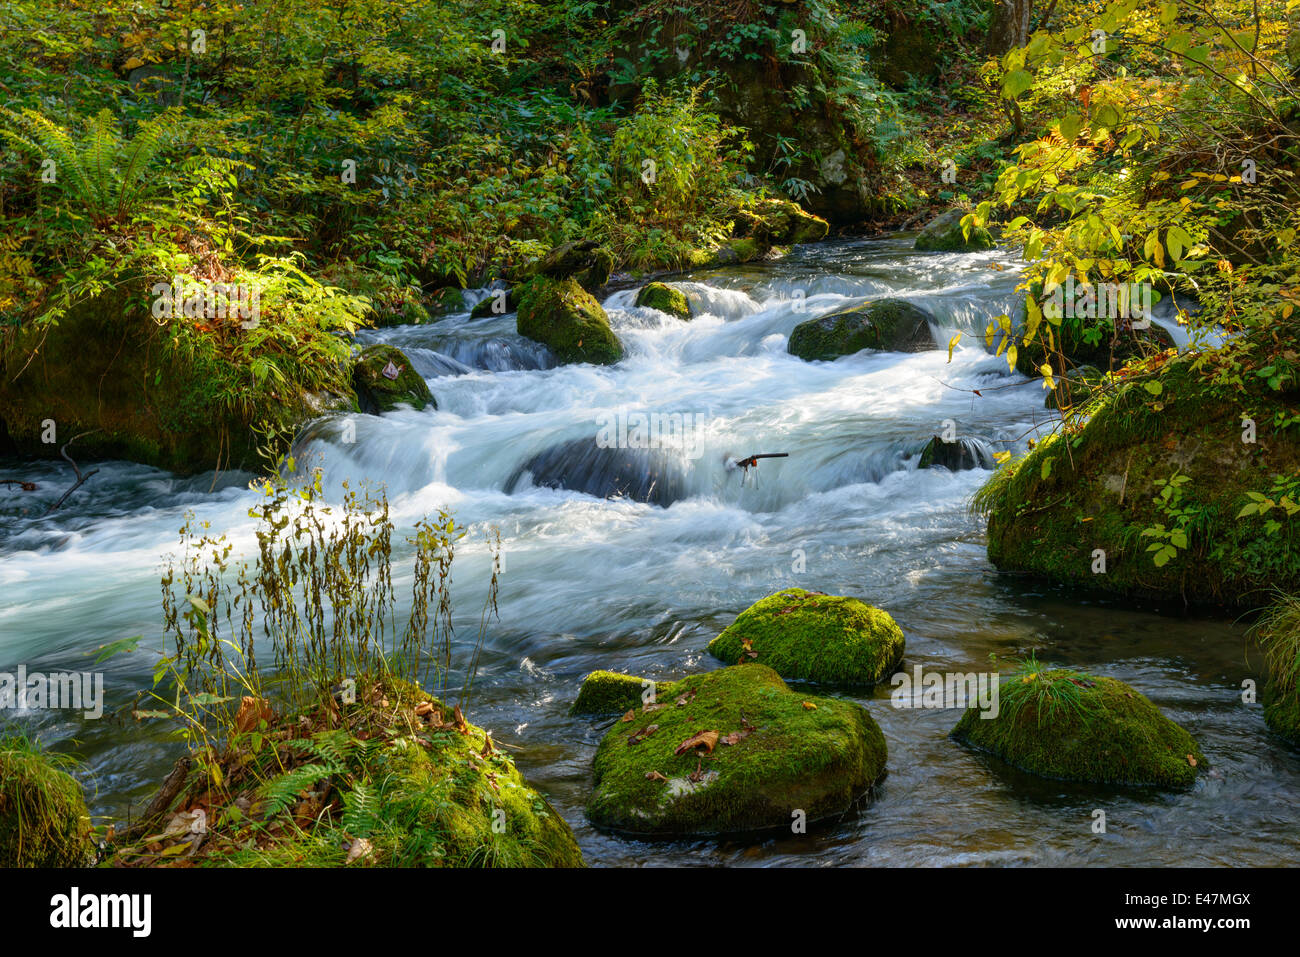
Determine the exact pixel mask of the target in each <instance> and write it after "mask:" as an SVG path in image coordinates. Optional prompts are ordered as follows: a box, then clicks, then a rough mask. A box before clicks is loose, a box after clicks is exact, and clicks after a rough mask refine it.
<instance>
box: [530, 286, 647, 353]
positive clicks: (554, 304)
mask: <svg viewBox="0 0 1300 957" xmlns="http://www.w3.org/2000/svg"><path fill="white" fill-rule="evenodd" d="M515 327H516V329H517V330H518V331H519V334H520V335H521V336H524V337H526V338H528V339H532V340H534V341H535V342H540V343H542V344H544V345H546V346H548V347H549V348H550V350H551V351H552V352H553V353H555V357H556V358H557V359H559V360H560V361H561V362H591V363H594V364H597V365H611V364H613V363H615V362H618V360H620V359H622V358H623V346H622V344H621V343H620V342H619V341H618V337H617V336H615V335H614V330H613V329H611V328H610V327H609V317H608V316H606V315H605V310H604V309H602V308H601V305H600V303H598V302H597V301H596V300H595V299H594V298H593V297H592V295H591V294H590V293H588V292H587V291H586V290H584V289H583V288H582V286H580V285H579V284H578V283H577V281H576V280H573V279H551V278H549V277H546V276H539V277H537V278H536V279H534V280H533V281H532V282H530V283H529V284H528V289H527V292H526V293H525V294H524V297H523V299H522V301H521V302H520V303H519V315H518V317H517V319H516V323H515Z"/></svg>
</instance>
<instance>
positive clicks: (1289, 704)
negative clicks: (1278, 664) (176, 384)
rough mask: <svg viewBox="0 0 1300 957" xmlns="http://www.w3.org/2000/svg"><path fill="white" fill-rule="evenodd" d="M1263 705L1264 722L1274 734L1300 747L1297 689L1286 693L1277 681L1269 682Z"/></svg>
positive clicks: (1291, 689) (1299, 709) (1299, 699)
mask: <svg viewBox="0 0 1300 957" xmlns="http://www.w3.org/2000/svg"><path fill="white" fill-rule="evenodd" d="M1261 703H1262V704H1263V705H1264V722H1265V723H1266V724H1267V725H1268V726H1269V728H1270V729H1271V730H1272V731H1273V733H1274V734H1277V735H1280V736H1281V737H1283V738H1285V739H1286V740H1287V741H1289V742H1290V743H1291V744H1293V745H1295V746H1296V747H1300V692H1297V691H1296V689H1295V688H1289V689H1287V690H1285V691H1284V690H1282V689H1281V688H1280V687H1279V686H1278V684H1277V682H1276V681H1269V682H1268V683H1267V684H1265V685H1264V695H1263V697H1262V699H1261Z"/></svg>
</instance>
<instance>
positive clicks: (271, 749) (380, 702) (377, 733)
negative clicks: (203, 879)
mask: <svg viewBox="0 0 1300 957" xmlns="http://www.w3.org/2000/svg"><path fill="white" fill-rule="evenodd" d="M245 700H246V701H249V702H251V701H252V700H253V699H245ZM305 710H306V713H305V714H300V713H299V711H298V709H294V710H293V711H290V712H289V713H287V714H284V715H279V716H277V715H275V714H271V715H270V716H269V718H268V719H267V720H268V723H269V729H268V730H267V731H266V734H265V738H264V741H265V745H264V746H263V747H261V748H260V749H258V750H256V751H252V750H250V749H248V748H247V747H241V746H239V744H238V743H236V746H235V747H234V748H232V749H231V750H230V751H228V752H224V753H223V754H222V756H221V758H220V761H221V765H220V770H221V772H222V780H223V787H222V788H220V789H218V790H216V791H213V790H209V787H208V782H209V778H208V776H207V775H206V774H202V773H199V774H195V773H192V772H191V773H190V774H189V777H188V779H184V785H183V786H181V787H180V789H179V793H178V794H177V796H176V798H175V799H173V801H172V803H171V805H170V807H169V808H168V809H167V810H166V811H164V812H163V813H162V814H161V815H160V816H159V817H158V819H157V823H156V824H154V823H151V824H150V829H151V832H152V833H154V834H158V835H161V836H155V837H152V838H149V837H146V838H140V839H136V838H130V837H129V836H128V837H127V838H126V839H123V838H119V839H118V843H117V844H116V846H115V847H114V863H115V864H117V865H119V866H143V867H151V866H167V864H168V863H169V862H173V861H175V860H176V859H177V857H178V856H180V855H181V854H184V855H185V858H186V860H187V863H192V864H195V865H200V866H216V867H581V866H582V865H583V860H582V853H581V851H580V850H579V848H578V845H577V842H576V841H575V840H574V837H573V832H572V831H571V830H570V828H569V825H568V824H567V823H566V822H565V820H564V818H562V817H560V815H559V814H557V813H556V812H555V810H554V808H552V807H551V805H550V804H549V803H548V802H547V800H546V798H545V797H543V796H542V794H540V793H539V792H538V791H537V790H536V789H534V788H533V787H532V786H531V785H530V784H529V783H528V781H527V780H526V779H525V778H524V777H523V775H522V774H521V773H520V772H519V769H518V768H517V767H516V766H515V763H514V760H513V759H512V757H511V755H510V754H509V753H508V752H507V751H505V750H504V749H502V748H501V747H500V746H499V745H497V744H496V743H495V742H494V741H493V740H492V739H491V736H490V734H489V733H488V732H487V731H485V730H484V729H483V728H480V727H478V726H476V725H474V724H471V723H470V722H468V721H466V720H465V718H464V717H463V716H462V714H461V712H460V709H459V708H458V707H456V708H453V707H451V706H449V705H447V704H445V703H443V702H442V701H440V700H438V699H437V698H435V697H433V696H431V695H429V694H428V693H427V692H424V691H422V690H421V689H420V688H419V687H417V686H416V685H414V684H412V683H410V682H407V681H402V680H400V679H397V678H395V677H393V676H391V675H385V676H384V677H383V678H382V679H381V680H380V681H378V682H375V683H373V684H372V683H370V682H369V680H368V679H367V680H363V681H362V682H360V683H358V686H357V688H356V701H355V702H352V703H341V702H340V703H335V704H332V705H330V706H328V707H319V706H318V707H314V708H307V709H305ZM196 805H199V806H202V807H204V808H205V809H206V813H207V821H208V827H207V831H206V833H205V836H204V839H203V840H202V841H201V842H200V843H199V844H198V846H197V847H194V846H190V847H188V848H187V847H184V846H182V845H187V844H190V842H192V841H193V835H192V834H189V833H186V829H185V827H183V826H182V827H180V828H176V827H172V826H168V822H169V821H172V822H174V821H175V819H176V815H177V814H185V813H187V812H189V811H191V809H193V808H194V807H195V806H196ZM153 828H156V829H157V830H156V831H153ZM146 833H150V832H146ZM141 842H143V843H141ZM158 843H161V844H162V845H163V848H162V850H161V852H160V851H159V847H158V846H157V844H158Z"/></svg>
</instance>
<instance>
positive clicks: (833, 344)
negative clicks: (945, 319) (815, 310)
mask: <svg viewBox="0 0 1300 957" xmlns="http://www.w3.org/2000/svg"><path fill="white" fill-rule="evenodd" d="M786 348H787V351H789V353H790V354H791V355H795V356H798V357H799V358H800V359H806V360H808V361H810V362H811V361H814V360H818V359H821V360H830V359H837V358H839V357H840V356H848V355H853V353H855V352H860V351H861V350H863V349H882V350H885V351H888V352H924V351H925V350H927V349H933V348H935V343H934V335H933V334H932V333H931V332H930V317H929V315H928V314H927V313H926V312H925V311H924V310H922V309H919V308H917V307H916V306H914V305H912V304H911V303H910V302H906V301H904V300H902V299H876V300H873V301H871V302H864V303H861V304H860V305H857V306H852V307H851V308H848V309H841V310H839V311H837V312H832V313H828V314H827V315H824V316H819V317H818V318H816V319H809V320H808V321H807V322H801V323H799V325H797V326H795V327H794V331H793V332H791V333H790V342H789V344H788V345H787V347H786Z"/></svg>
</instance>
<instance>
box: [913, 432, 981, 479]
mask: <svg viewBox="0 0 1300 957" xmlns="http://www.w3.org/2000/svg"><path fill="white" fill-rule="evenodd" d="M916 467H917V468H918V469H934V468H945V469H947V470H948V471H949V472H960V471H963V470H965V469H991V468H993V456H992V455H990V454H989V451H988V449H986V448H985V447H984V445H983V444H982V443H980V442H977V441H976V440H975V439H953V440H952V441H951V442H945V441H944V439H943V437H942V436H939V435H936V436H934V437H933V438H932V439H930V441H929V442H927V443H925V448H923V449H922V450H921V460H920V461H919V462H918V463H917V465H916Z"/></svg>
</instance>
